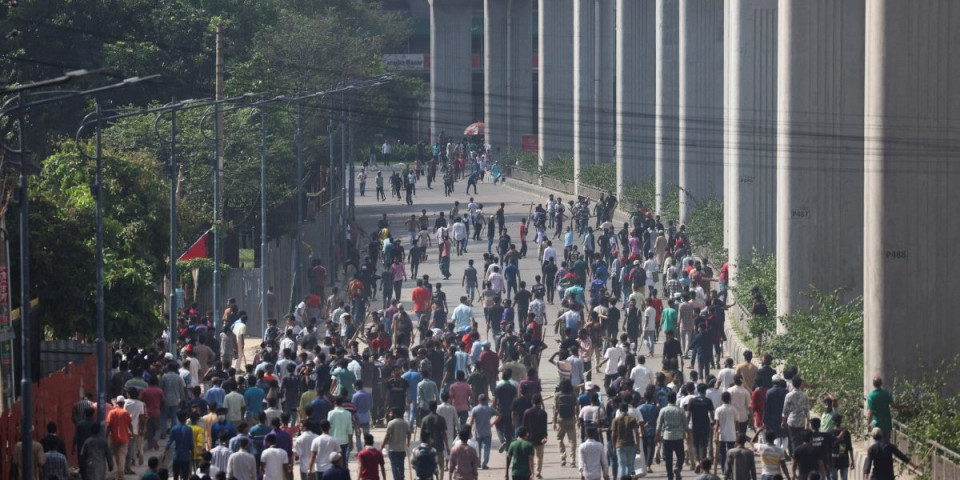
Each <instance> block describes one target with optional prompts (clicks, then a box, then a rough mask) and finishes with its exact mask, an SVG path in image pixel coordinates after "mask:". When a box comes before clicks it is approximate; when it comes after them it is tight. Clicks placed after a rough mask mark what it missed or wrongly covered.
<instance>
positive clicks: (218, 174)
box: [213, 24, 224, 332]
mask: <svg viewBox="0 0 960 480" xmlns="http://www.w3.org/2000/svg"><path fill="white" fill-rule="evenodd" d="M216 49H217V53H216V61H215V68H216V77H217V78H216V90H217V93H216V100H217V102H216V104H214V106H213V108H214V123H213V129H214V130H213V135H214V143H215V147H214V158H213V325H214V327H213V328H214V332H219V331H220V315H218V314H217V313H218V312H219V311H220V308H221V306H220V234H221V231H220V224H221V223H223V217H222V215H221V206H220V205H221V204H222V199H223V110H222V109H221V108H220V102H221V101H223V98H224V88H223V40H222V37H221V34H220V25H219V24H218V25H217V45H216Z"/></svg>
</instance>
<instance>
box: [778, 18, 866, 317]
mask: <svg viewBox="0 0 960 480" xmlns="http://www.w3.org/2000/svg"><path fill="white" fill-rule="evenodd" d="M778 18H779V25H778V29H779V35H780V40H779V44H778V51H779V58H778V62H779V63H778V68H777V82H778V86H777V97H778V100H777V106H778V109H777V110H778V115H777V125H778V132H777V238H778V239H779V241H778V242H777V312H778V313H780V314H784V313H790V312H796V311H798V310H800V309H802V308H804V307H805V306H807V305H808V304H809V302H808V301H807V299H806V298H805V297H803V296H802V295H801V293H802V292H805V291H807V290H808V289H809V288H810V286H811V285H814V286H816V287H817V288H819V289H820V290H824V291H832V290H834V289H836V288H840V287H849V288H850V289H851V293H852V294H853V295H858V294H859V293H860V292H861V290H862V286H863V282H862V275H863V264H862V262H863V64H864V58H863V39H864V0H817V1H811V0H781V2H780V6H779V12H778Z"/></svg>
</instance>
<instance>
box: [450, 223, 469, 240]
mask: <svg viewBox="0 0 960 480" xmlns="http://www.w3.org/2000/svg"><path fill="white" fill-rule="evenodd" d="M453 239H454V240H456V241H460V240H466V239H467V227H466V225H464V224H463V222H456V223H454V224H453Z"/></svg>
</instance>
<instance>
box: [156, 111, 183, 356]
mask: <svg viewBox="0 0 960 480" xmlns="http://www.w3.org/2000/svg"><path fill="white" fill-rule="evenodd" d="M183 103H184V102H180V103H177V102H171V103H169V104H167V105H166V106H165V107H169V108H168V109H164V110H161V111H160V113H158V114H157V118H156V120H155V121H154V131H155V133H156V135H157V139H158V140H160V141H161V142H163V143H168V144H170V158H169V160H168V162H167V175H168V179H169V181H170V270H169V272H168V273H167V275H169V276H170V279H169V281H168V284H169V288H170V298H169V299H168V301H169V306H168V309H169V310H170V311H169V312H168V313H169V317H168V322H169V324H170V325H169V328H170V335H169V337H168V339H167V350H168V351H169V352H170V353H171V354H172V355H176V354H177V257H178V255H177V251H178V250H177V173H178V172H177V169H178V163H177V111H178V110H180V107H181V106H182V105H183ZM168 112H169V113H170V138H169V140H168V139H167V138H165V137H164V136H163V134H162V133H161V132H160V120H161V119H163V115H164V114H165V113H168Z"/></svg>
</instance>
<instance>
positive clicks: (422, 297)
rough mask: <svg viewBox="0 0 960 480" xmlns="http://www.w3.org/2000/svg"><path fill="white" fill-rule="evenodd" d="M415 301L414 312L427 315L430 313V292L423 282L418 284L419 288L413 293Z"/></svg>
mask: <svg viewBox="0 0 960 480" xmlns="http://www.w3.org/2000/svg"><path fill="white" fill-rule="evenodd" d="M410 295H411V297H412V299H413V311H414V312H416V313H427V312H429V311H430V291H429V290H427V289H426V287H424V286H423V282H422V281H418V282H417V288H414V289H413V292H411V294H410Z"/></svg>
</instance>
